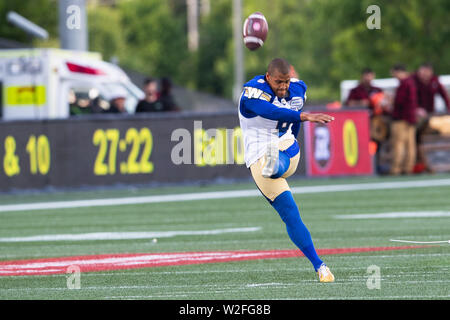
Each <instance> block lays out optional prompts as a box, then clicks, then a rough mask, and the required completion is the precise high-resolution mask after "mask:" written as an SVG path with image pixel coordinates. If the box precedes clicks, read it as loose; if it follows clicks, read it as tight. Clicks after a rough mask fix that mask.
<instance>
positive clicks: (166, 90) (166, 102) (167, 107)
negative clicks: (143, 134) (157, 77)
mask: <svg viewBox="0 0 450 320" xmlns="http://www.w3.org/2000/svg"><path fill="white" fill-rule="evenodd" d="M159 101H160V102H161V104H162V110H161V111H180V108H179V107H178V106H177V103H176V102H175V99H174V98H173V95H172V81H170V79H169V78H166V77H164V78H161V93H160V97H159Z"/></svg>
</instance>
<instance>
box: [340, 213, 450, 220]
mask: <svg viewBox="0 0 450 320" xmlns="http://www.w3.org/2000/svg"><path fill="white" fill-rule="evenodd" d="M334 217H335V218H336V219H396V218H437V217H450V211H406V212H383V213H364V214H342V215H336V216H334Z"/></svg>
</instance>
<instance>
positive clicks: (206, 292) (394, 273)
mask: <svg viewBox="0 0 450 320" xmlns="http://www.w3.org/2000/svg"><path fill="white" fill-rule="evenodd" d="M449 178H450V175H437V176H417V177H401V178H387V177H386V178H377V177H370V178H345V179H344V178H342V179H330V180H292V181H290V185H291V187H293V188H294V187H314V186H317V188H315V189H314V188H313V189H311V190H309V191H307V192H300V191H302V190H303V189H299V190H298V191H299V192H300V193H296V194H295V200H296V201H297V203H298V204H299V206H300V212H301V215H302V219H303V221H304V222H305V224H306V225H307V227H308V228H309V230H310V232H311V235H312V237H313V240H314V243H315V246H316V248H317V249H320V250H324V249H335V248H360V247H389V246H408V245H409V246H413V244H408V243H395V242H391V241H389V240H390V239H406V240H415V241H441V240H449V239H450V180H448V179H449ZM417 181H419V182H426V183H428V182H431V185H430V186H415V185H414V184H415V183H417ZM436 181H438V182H439V181H441V182H442V181H447V183H444V184H443V185H439V186H433V184H432V183H434V182H436ZM397 182H402V183H403V182H406V184H402V185H401V186H399V187H395V186H394V187H386V188H384V187H383V186H384V185H383V186H381V187H375V188H373V189H370V190H364V188H361V189H359V188H358V186H359V185H363V184H371V185H375V186H376V185H377V184H379V183H384V184H385V183H397ZM330 185H336V186H338V187H337V189H339V186H347V185H353V186H354V185H357V187H356V188H354V187H353V189H352V188H350V189H351V190H349V191H329V190H328V191H326V190H325V191H324V190H323V189H321V188H319V186H330ZM255 189H256V188H255V187H254V185H253V184H251V183H240V184H233V185H231V184H226V185H209V186H193V187H187V186H185V187H164V188H153V189H145V188H129V189H114V190H99V191H72V192H53V193H24V194H2V195H0V221H1V223H0V271H1V264H2V263H3V264H6V263H8V262H7V261H16V260H33V259H41V258H61V257H70V256H89V255H106V254H110V255H111V254H125V253H127V254H133V253H139V254H155V253H169V252H179V253H182V252H206V251H207V252H223V251H241V250H246V251H251V250H255V251H256V250H264V251H265V250H292V249H295V246H294V245H293V244H292V243H291V241H290V240H289V238H288V236H287V233H286V230H285V227H284V224H283V223H282V221H281V219H280V218H279V217H278V214H277V213H276V212H275V211H274V210H273V209H272V208H271V207H270V205H269V204H268V203H267V202H266V200H264V199H263V197H262V196H259V195H252V194H250V195H247V196H246V197H236V196H233V197H229V198H220V195H227V194H229V192H232V191H237V190H250V191H252V192H253V191H254V190H255ZM213 191H216V192H218V193H214V195H216V196H217V195H219V196H218V197H219V198H217V197H216V198H214V197H213V198H209V197H208V194H207V193H209V192H213ZM187 193H189V194H191V193H194V194H198V193H201V194H200V195H201V197H203V196H204V199H197V200H185V201H163V200H161V199H164V198H158V197H157V196H163V195H174V196H179V195H183V194H187ZM243 193H244V191H243ZM148 196H154V197H153V198H152V199H153V200H152V201H153V202H147V203H140V204H139V203H129V204H123V205H117V204H115V205H108V203H106V204H105V203H97V205H95V206H79V204H80V203H79V202H76V201H77V200H94V199H118V198H127V197H133V199H136V198H141V197H148ZM158 199H160V201H159V200H158ZM166 200H167V199H166ZM63 201H64V202H65V203H66V204H67V207H65V208H47V207H46V205H44V206H43V207H36V208H32V206H33V205H34V204H36V203H40V204H41V205H42V203H48V202H51V203H53V202H58V203H60V202H63ZM161 201H162V202H161ZM17 204H30V206H31V207H30V208H31V209H20V208H15V209H14V210H15V211H7V210H9V209H7V208H9V207H6V206H7V205H17ZM378 213H389V214H388V215H387V216H386V215H385V216H370V215H369V214H378ZM344 215H345V216H344ZM349 215H355V216H354V217H353V218H352V216H349ZM356 215H358V216H356ZM71 237H72V238H71ZM153 239H156V240H153ZM322 259H323V260H324V261H325V262H326V263H327V265H328V266H329V267H330V268H331V270H332V271H333V273H334V274H335V276H336V282H334V283H331V284H320V283H318V281H317V278H316V274H315V273H314V271H313V269H312V266H311V265H310V263H309V261H308V260H307V259H306V258H304V257H287V258H273V259H254V260H240V261H226V262H219V263H199V262H200V261H196V263H195V264H186V265H166V266H159V267H146V268H131V267H130V268H131V269H129V268H123V269H118V270H112V269H108V266H107V267H106V268H105V269H102V270H98V271H94V272H83V269H81V271H82V272H81V274H80V278H79V279H80V289H78V290H77V289H75V290H74V289H69V288H68V286H67V283H68V280H70V279H71V276H72V275H71V274H67V273H65V272H63V273H59V274H48V275H39V274H37V275H13V276H5V275H3V276H0V299H152V300H153V299H163V300H170V299H201V300H211V299H228V300H229V299H231V300H234V299H270V300H272V299H421V300H422V299H426V300H428V299H450V280H449V279H448V275H449V268H450V244H437V245H432V246H426V247H422V248H409V249H402V250H387V251H384V250H383V251H368V252H347V253H341V254H332V255H322ZM28 263H30V261H28ZM111 263H112V262H111ZM371 266H376V267H375V268H379V269H378V270H379V275H380V278H379V279H380V281H379V282H378V283H379V286H378V288H373V287H370V285H369V286H368V280H369V282H370V281H371V279H372V280H373V279H374V278H373V277H372V276H373V275H374V274H372V273H370V272H369V271H370V270H372V269H370V268H369V267H371ZM368 268H369V269H368ZM371 283H372V282H371Z"/></svg>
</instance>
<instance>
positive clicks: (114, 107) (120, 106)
mask: <svg viewBox="0 0 450 320" xmlns="http://www.w3.org/2000/svg"><path fill="white" fill-rule="evenodd" d="M126 98H127V94H126V92H125V91H124V90H117V91H116V92H114V93H113V95H112V96H111V99H110V102H109V109H107V110H105V113H127V109H126V108H125V101H126Z"/></svg>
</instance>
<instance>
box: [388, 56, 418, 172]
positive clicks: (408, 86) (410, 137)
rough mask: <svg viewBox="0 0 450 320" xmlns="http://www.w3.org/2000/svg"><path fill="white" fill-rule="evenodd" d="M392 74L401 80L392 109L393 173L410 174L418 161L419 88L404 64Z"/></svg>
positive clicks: (394, 69)
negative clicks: (417, 118) (417, 88)
mask: <svg viewBox="0 0 450 320" xmlns="http://www.w3.org/2000/svg"><path fill="white" fill-rule="evenodd" d="M391 74H392V76H394V77H395V78H397V79H398V80H399V81H400V85H399V87H398V88H397V91H396V93H395V100H394V107H393V111H392V125H391V145H392V165H391V174H393V175H399V174H402V173H403V174H410V173H412V172H413V169H414V165H415V163H416V111H417V90H416V85H415V82H414V79H413V77H412V76H410V75H409V73H408V72H407V71H406V68H405V67H404V66H403V65H395V66H393V67H392V69H391Z"/></svg>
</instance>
